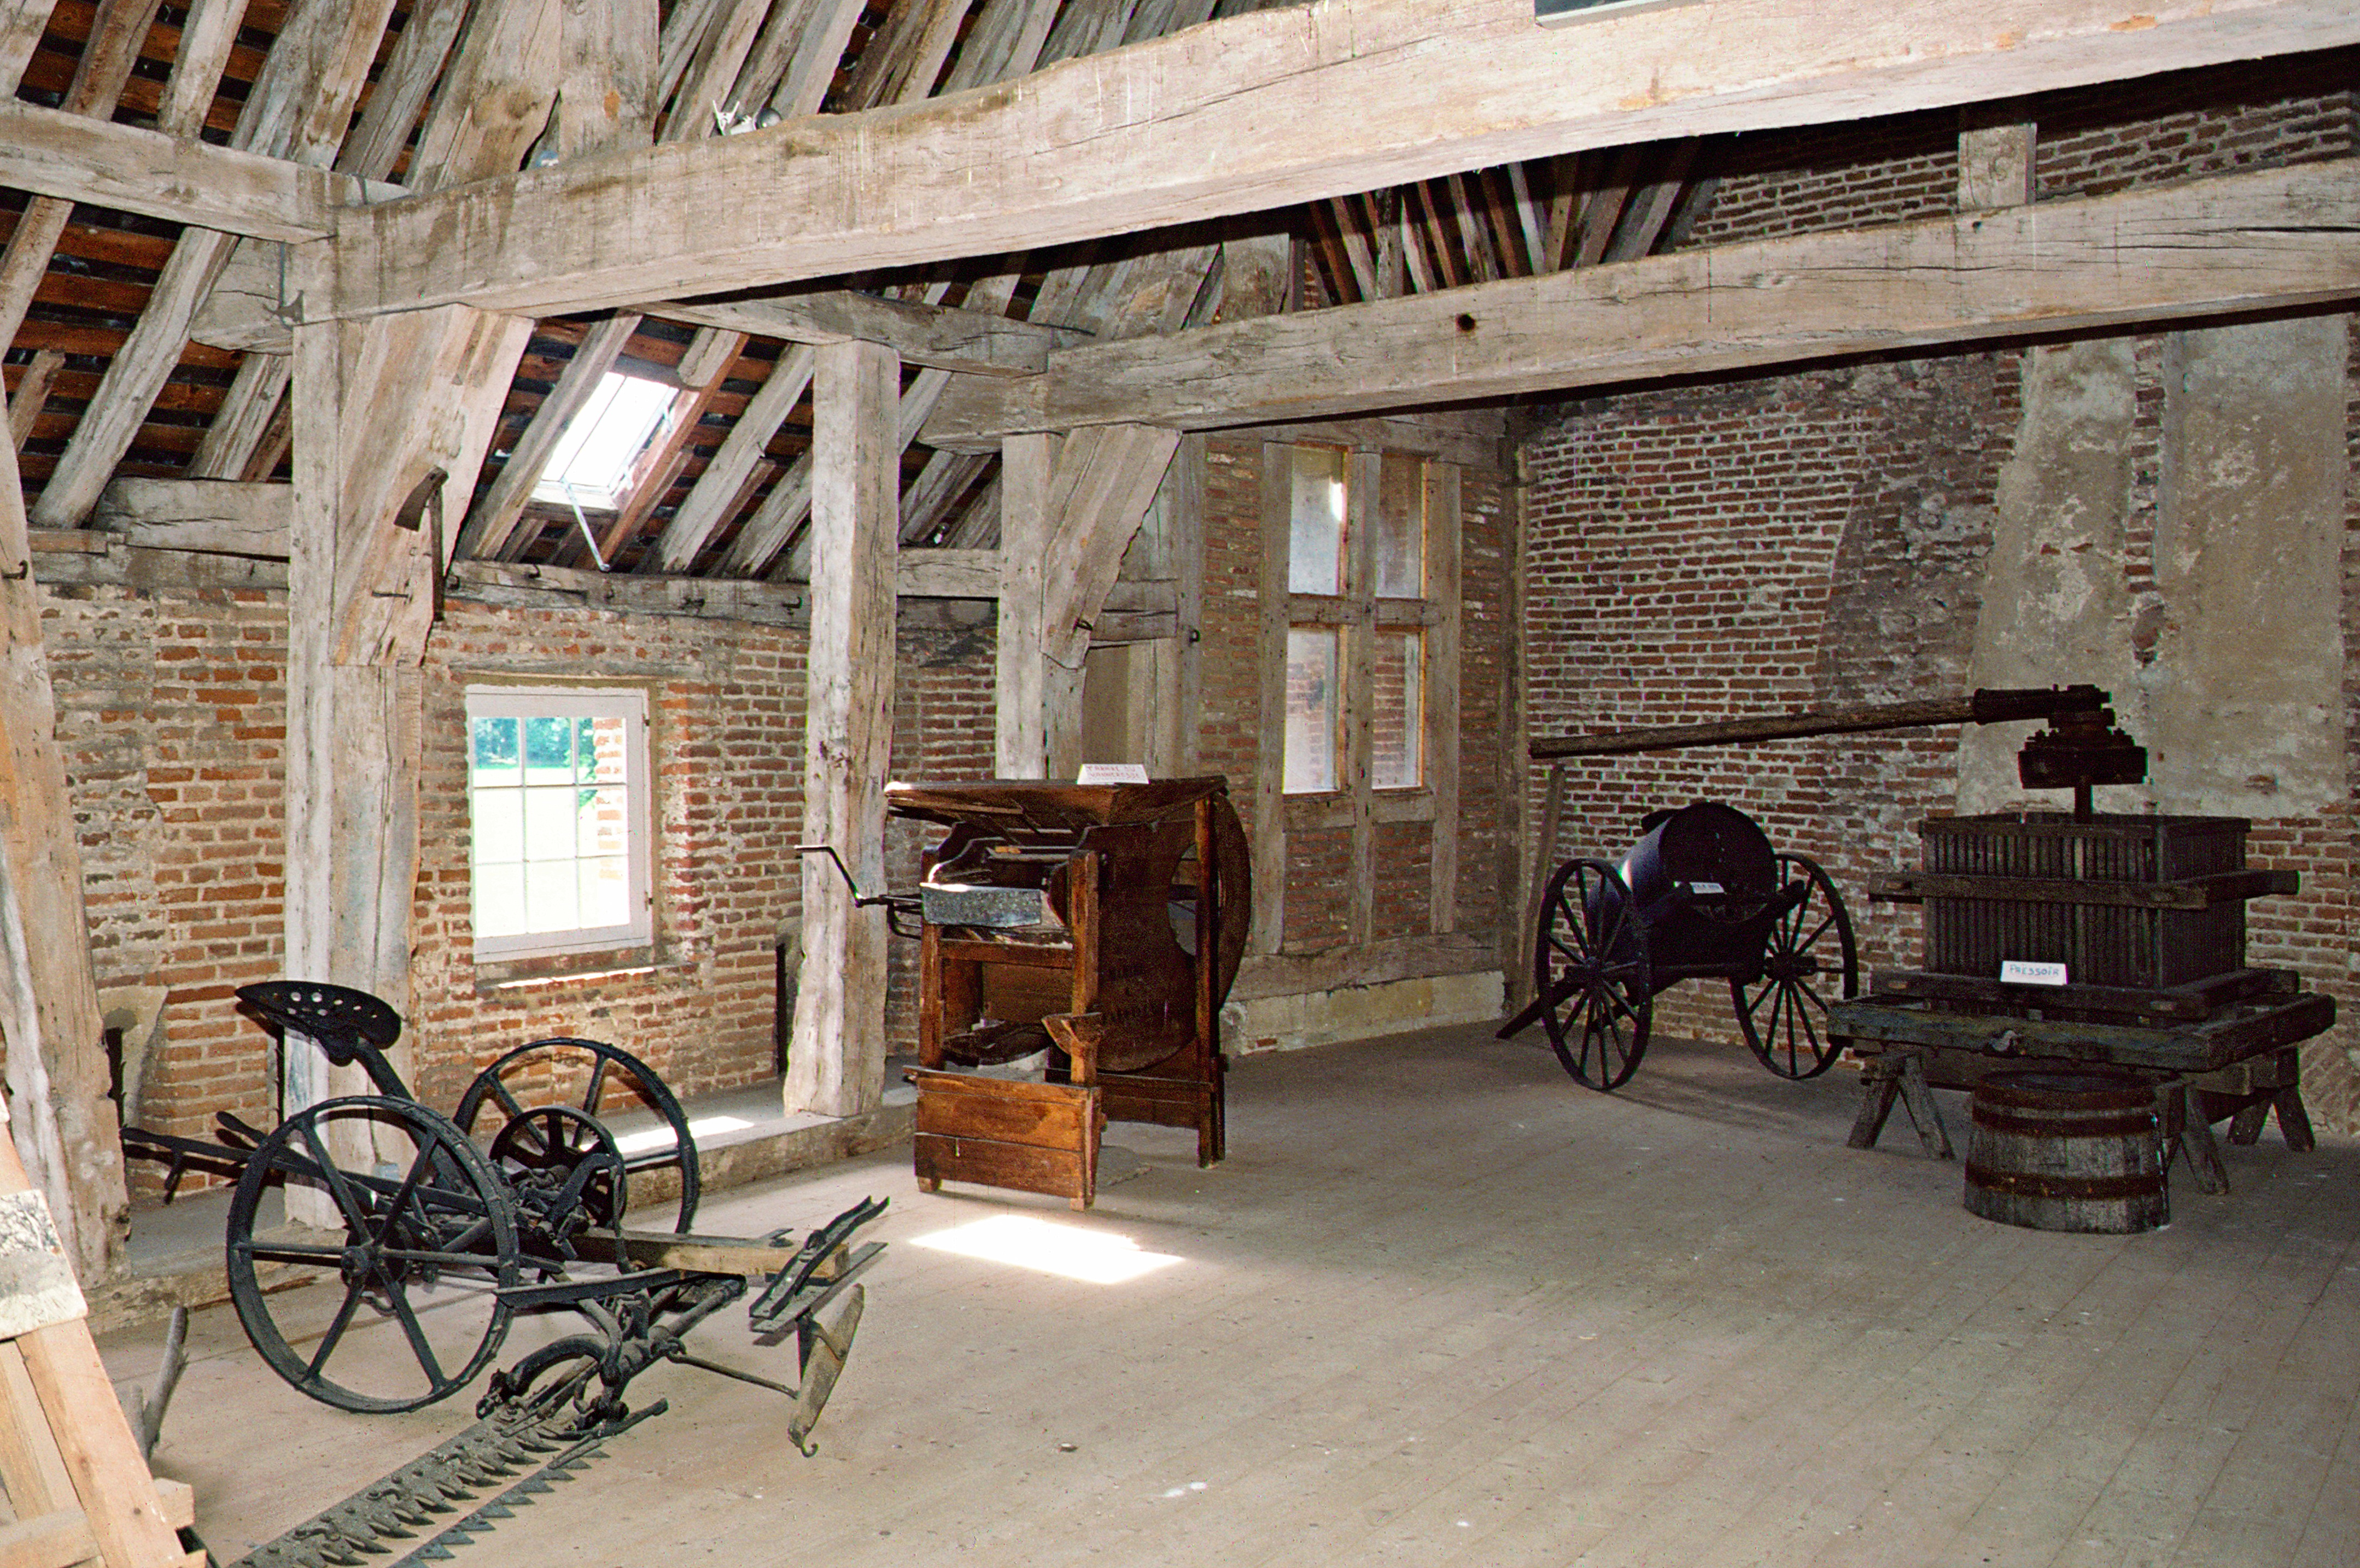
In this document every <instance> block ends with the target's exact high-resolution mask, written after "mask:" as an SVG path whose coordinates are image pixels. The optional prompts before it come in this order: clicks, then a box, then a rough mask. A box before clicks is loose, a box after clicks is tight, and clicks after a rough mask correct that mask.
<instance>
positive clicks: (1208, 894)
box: [886, 777, 1252, 1209]
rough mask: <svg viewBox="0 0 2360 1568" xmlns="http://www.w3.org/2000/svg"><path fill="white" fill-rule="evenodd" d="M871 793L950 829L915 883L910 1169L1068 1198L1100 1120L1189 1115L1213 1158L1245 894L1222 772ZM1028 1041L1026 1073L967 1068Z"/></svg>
mask: <svg viewBox="0 0 2360 1568" xmlns="http://www.w3.org/2000/svg"><path fill="white" fill-rule="evenodd" d="M886 801H887V804H888V807H889V809H890V811H892V812H893V813H894V814H896V815H898V816H904V817H912V818H915V819H917V820H919V821H923V822H935V823H939V824H941V825H943V826H945V827H948V828H949V829H950V830H951V831H950V833H948V834H947V835H946V836H945V838H944V839H943V841H942V843H941V844H938V845H936V846H935V848H934V849H933V850H932V851H930V852H929V853H928V854H927V855H926V857H925V879H924V884H923V887H922V888H921V895H920V896H921V902H922V908H923V917H924V930H923V951H922V955H921V958H920V979H919V987H920V1003H919V1015H918V1060H919V1063H920V1066H919V1071H917V1072H916V1073H913V1074H912V1082H914V1083H916V1084H917V1086H918V1127H917V1139H916V1144H917V1148H916V1165H917V1175H918V1181H919V1183H920V1185H921V1186H923V1188H924V1189H925V1190H927V1191H928V1192H933V1191H934V1190H935V1189H937V1188H939V1187H940V1186H941V1185H942V1183H943V1182H945V1181H973V1182H978V1183H980V1184H982V1185H985V1186H993V1187H1010V1188H1015V1189H1018V1190H1020V1191H1023V1192H1045V1193H1048V1194H1050V1195H1051V1196H1054V1197H1061V1198H1065V1199H1067V1200H1069V1201H1070V1202H1071V1203H1073V1205H1074V1207H1075V1208H1076V1209H1086V1208H1087V1207H1089V1205H1090V1204H1091V1203H1092V1202H1093V1201H1094V1200H1095V1199H1096V1197H1097V1192H1098V1137H1099V1133H1100V1131H1101V1130H1102V1129H1103V1127H1104V1126H1105V1124H1106V1123H1107V1122H1108V1121H1109V1120H1112V1121H1135V1122H1151V1123H1153V1124H1155V1125H1157V1126H1161V1127H1189V1128H1193V1129H1194V1130H1195V1132H1196V1160H1197V1163H1198V1164H1199V1165H1210V1164H1211V1163H1213V1162H1214V1161H1215V1160H1218V1159H1220V1158H1221V1156H1222V1153H1223V1141H1224V1135H1223V1127H1222V1115H1223V1102H1222V1083H1221V1078H1222V1058H1221V1041H1220V1013H1221V1004H1222V1002H1223V1000H1225V999H1226V998H1227V996H1228V995H1229V984H1230V982H1231V981H1232V980H1233V979H1234V978H1235V977H1236V975H1237V967H1238V961H1239V959H1240V956H1241V955H1242V954H1243V953H1244V950H1245V936H1246V918H1247V916H1246V911H1247V910H1249V909H1251V907H1252V902H1251V898H1250V897H1249V895H1248V893H1247V890H1246V889H1247V886H1248V883H1247V878H1248V876H1249V873H1248V869H1247V859H1246V844H1245V833H1244V832H1243V830H1242V829H1241V828H1240V825H1239V822H1238V817H1237V812H1236V811H1235V809H1234V808H1232V807H1231V806H1230V804H1229V787H1228V785H1227V783H1226V782H1225V781H1224V780H1223V779H1219V778H1218V777H1215V778H1200V779H1158V780H1156V781H1154V782H1153V783H1148V784H1053V783H1045V782H1041V781H1036V780H1029V779H1026V780H1012V779H996V780H993V781H990V782H989V783H973V784H896V785H893V786H892V787H890V789H888V790H887V791H886ZM1207 955H1208V956H1209V959H1210V962H1205V961H1203V960H1204V958H1205V957H1206V956H1207ZM1042 1051H1047V1053H1048V1058H1047V1060H1048V1067H1047V1071H1046V1073H1045V1074H1044V1081H1042V1082H1030V1081H1027V1080H1025V1079H1020V1078H1007V1077H995V1076H992V1075H990V1073H989V1072H988V1071H978V1069H987V1070H988V1069H989V1068H990V1067H991V1066H993V1065H996V1064H1000V1063H1005V1062H1015V1061H1020V1060H1022V1059H1023V1058H1025V1057H1029V1056H1032V1055H1035V1054H1037V1053H1039V1052H1042Z"/></svg>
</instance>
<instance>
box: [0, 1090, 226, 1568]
mask: <svg viewBox="0 0 2360 1568" xmlns="http://www.w3.org/2000/svg"><path fill="white" fill-rule="evenodd" d="M0 1490H5V1492H6V1494H7V1498H6V1513H7V1515H8V1516H9V1517H8V1519H7V1520H6V1522H5V1523H0V1563H9V1564H18V1563H22V1564H26V1565H27V1568H30V1565H32V1564H41V1565H43V1568H67V1565H69V1564H73V1563H96V1564H100V1565H102V1568H204V1563H205V1554H204V1553H203V1552H185V1551H183V1550H181V1547H180V1528H181V1527H183V1526H186V1525H188V1524H189V1523H190V1522H191V1516H192V1514H193V1511H194V1510H193V1508H191V1497H190V1493H189V1488H188V1487H187V1486H185V1485H183V1484H181V1483H180V1482H175V1481H158V1480H157V1479H156V1478H155V1476H154V1475H151V1474H150V1473H149V1472H148V1469H147V1461H146V1460H145V1459H144V1458H142V1457H141V1455H140V1452H139V1440H138V1439H137V1437H135V1436H134V1435H132V1432H131V1423H130V1422H129V1421H127V1420H126V1419H125V1417H124V1414H123V1408H122V1407H121V1406H120V1405H118V1404H117V1403H115V1388H114V1386H113V1385H112V1384H111V1383H109V1382H108V1381H107V1376H106V1367H105V1366H104V1364H103V1363H102V1362H101V1361H100V1360H99V1358H98V1346H97V1345H96V1344H95V1343H93V1341H92V1339H91V1336H90V1325H89V1323H87V1322H86V1321H84V1318H83V1305H82V1288H81V1286H80V1284H79V1283H78V1282H77V1281H76V1280H75V1279H74V1273H73V1267H72V1265H71V1264H70V1263H68V1262H67V1261H66V1257H65V1249H64V1248H63V1247H60V1245H59V1244H58V1238H57V1231H56V1229H55V1226H54V1225H53V1222H52V1221H51V1220H50V1217H49V1205H48V1204H47V1203H44V1202H43V1201H42V1198H41V1194H40V1193H39V1192H38V1191H35V1190H34V1189H33V1187H32V1184H31V1183H30V1182H29V1181H27V1180H26V1177H25V1167H24V1164H23V1162H22V1161H21V1160H19V1159H18V1158H17V1154H16V1144H15V1142H14V1141H12V1139H11V1138H10V1135H9V1132H8V1126H7V1116H6V1114H5V1111H0Z"/></svg>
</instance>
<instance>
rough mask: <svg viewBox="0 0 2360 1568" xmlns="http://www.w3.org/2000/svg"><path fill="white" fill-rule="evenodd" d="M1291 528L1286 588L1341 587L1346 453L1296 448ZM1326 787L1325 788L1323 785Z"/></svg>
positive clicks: (1317, 590)
mask: <svg viewBox="0 0 2360 1568" xmlns="http://www.w3.org/2000/svg"><path fill="white" fill-rule="evenodd" d="M1294 517H1295V526H1294V532H1293V534H1292V535H1291V537H1290V539H1289V541H1288V544H1287V554H1286V586H1287V588H1288V590H1289V591H1290V592H1292V593H1342V592H1343V591H1344V454H1343V453H1342V452H1338V451H1337V450H1336V449H1335V448H1333V447H1324V446H1299V447H1296V448H1295V511H1294ZM1322 788H1325V786H1322Z"/></svg>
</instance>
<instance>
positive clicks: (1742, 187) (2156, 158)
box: [1685, 49, 2360, 248]
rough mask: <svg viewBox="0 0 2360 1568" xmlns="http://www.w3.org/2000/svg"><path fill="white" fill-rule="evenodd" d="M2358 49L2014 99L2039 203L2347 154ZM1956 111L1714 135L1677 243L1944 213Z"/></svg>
mask: <svg viewBox="0 0 2360 1568" xmlns="http://www.w3.org/2000/svg"><path fill="white" fill-rule="evenodd" d="M2355 82H2360V49H2329V50H2323V51H2322V52H2320V53H2317V54H2309V55H2295V56H2288V57H2281V58H2279V59H2276V60H2256V61H2253V62H2250V63H2247V64H2242V65H2234V66H2222V67H2215V68H2212V69H2210V70H2204V71H2175V72H2172V73H2170V74H2169V75H2164V76H2151V77H2141V78H2139V79H2138V80H2136V81H2133V82H2114V83H2110V84H2108V85H2105V86H2102V87H2092V88H2080V89H2075V90H2073V91H2071V92H2066V93H2048V94H2043V95H2041V96H2038V97H2034V98H2028V99H2024V100H2020V101H2018V102H2017V103H2015V104H2014V105H2012V106H2008V107H2012V108H2013V109H2015V110H2019V111H2021V113H2022V114H2023V116H2024V117H2025V118H2026V119H2028V120H2032V121H2034V122H2036V123H2037V124H2038V125H2039V127H2040V129H2039V152H2038V161H2037V167H2036V173H2035V188H2036V191H2037V192H2038V199H2039V200H2041V201H2049V200H2053V199H2056V198H2059V197H2065V196H2075V195H2081V196H2102V195H2105V194H2107V193H2109V192H2112V191H2121V190H2125V189H2128V188H2131V187H2134V186H2139V185H2153V184H2158V183H2162V182H2165V181H2169V180H2188V179H2194V178H2197V177H2200V176H2203V175H2210V174H2224V173H2231V172H2234V171H2235V170H2237V169H2253V168H2263V167H2267V166H2270V165H2275V164H2285V163H2300V162H2306V161H2311V160H2315V159H2320V158H2343V157H2347V156H2349V155H2350V153H2351V152H2352V150H2353V148H2354V147H2355V139H2356V138H2355V130H2360V126H2355V115H2356V114H2360V108H2355V103H2360V99H2355V87H2354V84H2355ZM1958 133H1959V116H1958V114H1957V112H1956V111H1955V110H1949V109H1938V110H1927V111H1923V112H1920V113H1917V114H1891V115H1885V116H1884V117H1881V118H1877V119H1871V120H1860V121H1854V122H1852V123H1850V124H1847V125H1819V126H1810V127H1807V128H1804V129H1801V130H1795V131H1772V132H1761V133H1757V134H1754V135H1751V136H1726V137H1717V138H1715V139H1713V140H1712V141H1711V142H1710V143H1708V144H1707V145H1706V147H1704V148H1703V149H1702V151H1701V154H1700V157H1699V163H1698V172H1699V173H1700V174H1712V175H1718V176H1719V177H1720V180H1721V183H1720V185H1719V187H1718V189H1717V191H1716V192H1715V194H1714V197H1713V201H1712V205H1711V207H1710V210H1709V211H1708V212H1706V213H1705V214H1704V215H1703V216H1702V217H1701V218H1700V219H1699V221H1698V223H1697V224H1696V226H1695V228H1694V229H1693V230H1692V231H1691V233H1690V234H1689V235H1688V239H1687V240H1686V242H1685V245H1686V247H1690V248H1692V247H1694V246H1698V245H1727V244H1731V243H1732V242H1735V241H1741V240H1754V239H1772V238H1775V237H1777V236H1779V235H1781V234H1813V233H1819V232H1824V231H1827V230H1831V229H1843V228H1853V227H1858V226H1860V225H1863V224H1866V223H1897V222H1902V221H1906V220H1909V219H1915V218H1932V217H1940V216H1942V215H1944V214H1945V213H1948V212H1951V211H1952V210H1953V209H1954V207H1955V206H1956V197H1957V191H1958Z"/></svg>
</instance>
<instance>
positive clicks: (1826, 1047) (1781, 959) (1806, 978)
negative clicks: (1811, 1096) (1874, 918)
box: [1729, 855, 1860, 1078]
mask: <svg viewBox="0 0 2360 1568" xmlns="http://www.w3.org/2000/svg"><path fill="white" fill-rule="evenodd" d="M1797 882H1800V883H1802V884H1803V898H1802V902H1800V903H1798V904H1797V905H1796V906H1795V907H1794V908H1793V909H1789V910H1787V911H1786V913H1785V914H1784V915H1781V916H1780V917H1779V918H1778V923H1777V924H1776V925H1775V926H1773V927H1771V928H1770V935H1769V939H1768V941H1767V942H1765V944H1764V949H1763V954H1762V975H1761V978H1759V979H1756V980H1751V981H1747V980H1732V981H1731V982H1730V983H1729V994H1730V1000H1731V1002H1732V1005H1733V1006H1734V1007H1736V1009H1737V1022H1738V1027H1739V1028H1741V1029H1743V1030H1744V1031H1745V1043H1746V1044H1748V1045H1750V1046H1752V1047H1753V1048H1754V1055H1755V1056H1757V1057H1759V1058H1761V1061H1762V1065H1763V1066H1765V1067H1767V1068H1768V1069H1770V1071H1771V1072H1773V1073H1776V1074H1778V1076H1779V1077H1781V1078H1816V1077H1818V1076H1819V1074H1820V1073H1825V1072H1826V1071H1827V1070H1828V1069H1829V1068H1830V1067H1831V1066H1833V1065H1834V1064H1835V1060H1836V1058H1837V1057H1838V1056H1840V1055H1841V1054H1842V1053H1843V1048H1844V1041H1842V1040H1839V1039H1837V1038H1836V1037H1834V1036H1832V1035H1830V1034H1829V1033H1828V1007H1829V1004H1830V1003H1832V1002H1839V1001H1842V1000H1844V999H1845V998H1847V997H1849V996H1854V995H1856V994H1857V993H1858V992H1859V990H1860V958H1859V955H1858V953H1856V951H1855V950H1854V948H1853V946H1852V917H1851V916H1850V915H1849V914H1846V913H1845V912H1844V905H1843V899H1842V898H1841V897H1840V896H1838V894H1837V892H1836V885H1835V884H1834V883H1833V882H1832V881H1830V880H1829V878H1828V874H1827V873H1826V872H1825V871H1823V870H1821V869H1820V868H1819V863H1818V862H1817V861H1814V860H1812V859H1811V858H1810V857H1809V856H1808V855H1780V856H1779V857H1778V885H1779V887H1791V886H1793V885H1794V884H1795V883H1797Z"/></svg>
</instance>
